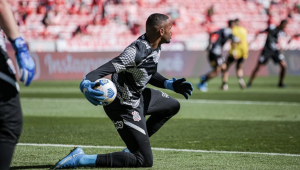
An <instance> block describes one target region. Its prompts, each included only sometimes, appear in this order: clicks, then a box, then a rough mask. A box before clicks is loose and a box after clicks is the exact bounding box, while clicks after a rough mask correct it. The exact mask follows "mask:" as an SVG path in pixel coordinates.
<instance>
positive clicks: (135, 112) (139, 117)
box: [131, 111, 141, 122]
mask: <svg viewBox="0 0 300 170" xmlns="http://www.w3.org/2000/svg"><path fill="white" fill-rule="evenodd" d="M131 114H132V115H133V120H134V121H137V122H138V121H140V120H141V116H140V114H139V112H137V111H134V112H132V113H131Z"/></svg>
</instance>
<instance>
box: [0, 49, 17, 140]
mask: <svg viewBox="0 0 300 170" xmlns="http://www.w3.org/2000/svg"><path fill="white" fill-rule="evenodd" d="M8 60H9V57H8V55H7V53H6V52H5V51H3V50H2V49H1V48H0V71H1V73H2V74H5V75H7V76H9V77H10V78H12V79H13V80H16V78H15V74H14V71H12V69H14V68H12V66H11V64H9V63H10V62H8ZM22 122H23V118H22V110H21V104H20V98H19V92H18V90H17V89H16V88H15V87H14V86H13V85H11V84H9V83H8V82H7V81H4V80H3V79H1V78H0V142H11V143H17V142H18V139H19V136H20V135H21V131H22Z"/></svg>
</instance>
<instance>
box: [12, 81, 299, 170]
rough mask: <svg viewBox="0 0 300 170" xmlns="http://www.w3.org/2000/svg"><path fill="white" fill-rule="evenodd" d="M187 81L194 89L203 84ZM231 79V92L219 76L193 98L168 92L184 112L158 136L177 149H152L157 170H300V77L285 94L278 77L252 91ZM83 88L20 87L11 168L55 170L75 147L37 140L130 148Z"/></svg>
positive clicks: (157, 142) (159, 144)
mask: <svg viewBox="0 0 300 170" xmlns="http://www.w3.org/2000/svg"><path fill="white" fill-rule="evenodd" d="M188 81H190V82H192V83H193V84H194V85H195V84H196V83H197V81H198V79H197V78H188ZM229 81H230V82H229V91H226V92H224V91H221V90H220V89H219V87H220V83H221V80H220V78H216V79H213V80H212V81H210V82H209V86H208V87H209V91H208V92H207V93H202V92H200V91H199V90H198V89H196V88H195V90H194V92H193V96H192V97H191V98H190V100H184V98H183V96H180V95H178V94H175V93H174V92H171V91H169V90H163V91H164V92H166V93H168V94H169V95H171V96H173V97H176V98H177V99H178V100H179V101H180V103H181V110H180V112H179V113H178V114H177V115H176V116H175V117H173V118H172V119H171V120H170V121H169V122H167V123H166V124H165V126H164V127H163V128H162V129H161V130H160V131H158V133H157V134H155V135H154V136H153V137H152V138H151V146H152V147H155V148H171V149H178V150H153V153H154V166H153V168H152V169H172V170H173V169H272V170H274V169H278V170H282V169H300V132H299V129H300V77H297V76H289V77H287V78H286V84H287V85H288V88H286V89H279V88H277V86H276V85H277V82H278V78H277V77H259V78H258V79H256V80H255V81H254V83H253V86H252V88H250V89H246V90H241V89H240V88H239V86H238V83H237V79H236V78H233V77H230V79H229ZM79 83H80V81H64V82H49V81H45V82H33V84H32V85H31V86H30V87H21V103H22V108H23V115H24V125H23V134H22V136H21V138H20V141H19V143H21V145H18V146H17V147H16V150H15V154H14V159H13V162H12V165H11V166H12V169H49V168H50V167H51V166H52V165H54V164H55V163H56V162H57V161H58V160H59V159H61V158H62V157H64V156H65V155H66V154H68V153H69V151H70V150H71V149H72V147H71V146H61V147H58V146H38V145H33V146H28V145H27V144H30V143H35V144H59V145H72V146H75V145H89V146H118V147H119V148H84V151H85V152H86V153H87V154H101V153H108V152H115V151H120V150H122V148H125V145H124V143H123V142H122V140H121V139H120V137H119V136H118V134H117V131H116V130H115V128H114V126H113V124H112V123H111V121H110V120H109V119H108V118H107V116H106V114H105V113H104V111H103V109H102V107H101V106H97V107H94V106H93V105H91V104H90V103H89V102H88V101H87V100H85V98H84V97H83V95H82V94H81V92H80V91H79V88H78V86H79ZM182 149H189V150H204V151H216V152H193V151H185V152H183V151H182ZM218 151H229V152H224V153H222V152H218ZM230 151H237V152H239V153H231V152H230ZM249 152H253V153H254V154H250V153H249ZM258 153H267V154H258ZM271 153H282V154H283V153H287V154H291V155H287V156H284V155H271ZM143 169H145V168H143Z"/></svg>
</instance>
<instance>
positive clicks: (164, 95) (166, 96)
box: [161, 92, 169, 98]
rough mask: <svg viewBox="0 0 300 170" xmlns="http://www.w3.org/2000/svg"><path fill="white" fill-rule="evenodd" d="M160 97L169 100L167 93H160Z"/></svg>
mask: <svg viewBox="0 0 300 170" xmlns="http://www.w3.org/2000/svg"><path fill="white" fill-rule="evenodd" d="M161 95H162V97H164V98H169V95H168V94H167V93H164V92H161Z"/></svg>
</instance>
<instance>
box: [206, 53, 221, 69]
mask: <svg viewBox="0 0 300 170" xmlns="http://www.w3.org/2000/svg"><path fill="white" fill-rule="evenodd" d="M208 59H209V63H210V65H211V66H212V67H213V68H216V67H217V66H220V65H222V64H223V63H224V58H223V57H222V56H221V55H216V54H214V53H212V52H210V53H209V56H208Z"/></svg>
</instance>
